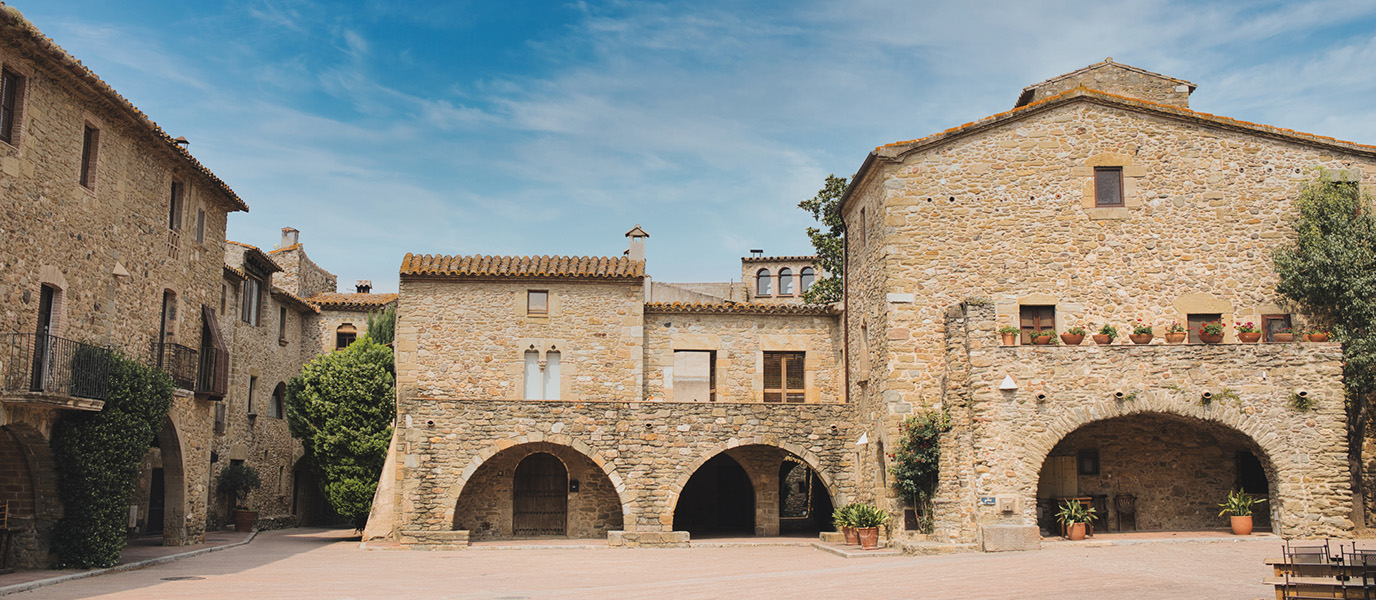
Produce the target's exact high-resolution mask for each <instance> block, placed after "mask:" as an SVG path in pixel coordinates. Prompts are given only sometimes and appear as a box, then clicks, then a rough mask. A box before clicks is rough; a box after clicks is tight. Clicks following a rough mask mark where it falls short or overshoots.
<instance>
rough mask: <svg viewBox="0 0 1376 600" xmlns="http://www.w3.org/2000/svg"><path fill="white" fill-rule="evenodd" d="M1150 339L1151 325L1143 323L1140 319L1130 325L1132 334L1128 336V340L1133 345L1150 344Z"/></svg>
mask: <svg viewBox="0 0 1376 600" xmlns="http://www.w3.org/2000/svg"><path fill="white" fill-rule="evenodd" d="M1151 338H1152V330H1151V325H1148V324H1146V323H1143V322H1142V320H1141V319H1137V321H1136V322H1135V323H1133V325H1132V333H1130V334H1128V339H1130V340H1132V343H1134V344H1150V343H1151Z"/></svg>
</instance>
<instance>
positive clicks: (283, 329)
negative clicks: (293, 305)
mask: <svg viewBox="0 0 1376 600" xmlns="http://www.w3.org/2000/svg"><path fill="white" fill-rule="evenodd" d="M277 345H279V346H285V345H287V307H286V305H278V307H277Z"/></svg>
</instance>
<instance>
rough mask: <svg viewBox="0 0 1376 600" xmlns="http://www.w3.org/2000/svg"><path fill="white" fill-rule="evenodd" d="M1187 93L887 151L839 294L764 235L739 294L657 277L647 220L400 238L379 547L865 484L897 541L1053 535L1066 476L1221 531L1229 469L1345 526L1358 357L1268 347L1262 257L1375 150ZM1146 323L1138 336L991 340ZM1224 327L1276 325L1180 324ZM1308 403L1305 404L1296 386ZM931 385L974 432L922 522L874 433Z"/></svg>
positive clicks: (601, 525) (1314, 527) (1013, 120)
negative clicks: (440, 249)
mask: <svg viewBox="0 0 1376 600" xmlns="http://www.w3.org/2000/svg"><path fill="white" fill-rule="evenodd" d="M1194 87H1195V86H1194V85H1193V84H1191V83H1189V82H1185V81H1182V80H1178V79H1174V78H1170V77H1166V76H1163V75H1158V74H1154V73H1150V72H1147V71H1144V70H1141V69H1137V68H1134V67H1129V66H1126V65H1120V64H1117V63H1114V62H1112V61H1111V60H1107V61H1104V62H1103V63H1098V64H1095V65H1091V66H1089V67H1086V68H1085V69H1081V70H1079V71H1075V72H1073V73H1069V74H1067V75H1064V76H1061V77H1057V78H1054V79H1051V80H1048V81H1046V82H1043V83H1040V84H1036V85H1033V86H1030V87H1029V88H1027V89H1026V90H1024V92H1023V94H1022V95H1021V96H1020V97H1019V99H1018V101H1017V103H1016V106H1015V107H1014V109H1013V110H1010V111H1008V112H1005V113H1001V114H998V115H994V116H991V117H988V118H985V119H981V120H979V121H975V122H972V123H967V124H965V125H961V126H959V127H955V128H952V129H949V130H946V131H944V132H941V133H938V134H936V135H933V136H929V137H926V138H922V139H918V140H913V141H908V142H899V143H895V144H889V145H886V146H881V147H879V148H877V149H876V150H875V151H874V152H873V153H871V154H870V156H869V157H868V158H866V159H865V161H864V162H863V164H862V165H861V168H860V170H859V172H858V173H857V174H856V175H855V177H854V178H853V179H852V180H851V185H850V187H849V189H847V191H846V193H845V196H844V198H843V200H842V214H843V216H844V218H845V221H846V223H847V232H848V236H847V240H846V260H847V269H846V273H845V278H846V279H845V289H846V295H845V299H844V300H843V302H841V303H839V304H838V305H835V306H809V305H805V304H801V303H799V301H798V300H797V299H796V296H797V294H798V293H799V292H800V291H801V288H803V287H804V286H805V285H806V284H805V283H804V282H803V280H802V279H801V276H802V273H803V272H804V271H803V270H804V268H815V267H812V265H811V264H810V262H811V260H810V257H764V256H762V254H763V253H760V254H761V255H760V256H752V257H747V258H746V259H744V260H743V261H742V272H741V283H740V284H734V283H727V284H675V283H660V282H657V281H650V278H649V277H648V276H647V275H646V264H647V263H646V261H645V251H644V244H645V239H646V238H647V237H648V234H646V233H645V232H644V231H643V230H641V229H640V228H639V227H637V228H636V229H633V230H632V231H631V232H629V233H628V234H627V236H628V237H630V238H631V243H630V249H629V250H628V251H627V252H626V253H625V254H624V255H623V256H622V257H618V258H587V257H584V258H577V257H492V256H414V255H407V256H406V258H405V259H404V261H403V263H402V267H401V289H400V298H399V301H398V315H399V317H398V329H397V332H398V333H397V382H398V395H397V409H398V413H397V414H398V416H397V427H396V433H395V436H394V438H393V443H392V447H391V450H390V452H389V458H388V464H387V466H386V467H385V468H384V473H383V476H382V481H381V484H380V486H379V491H378V495H377V499H376V501H375V506H374V513H373V516H372V518H371V519H370V521H369V525H368V529H367V531H366V532H365V539H377V538H381V537H390V538H392V539H396V540H399V541H400V542H402V543H403V544H409V545H414V546H417V547H431V548H450V547H462V546H463V545H465V544H466V543H467V540H470V539H484V538H505V537H513V536H516V537H519V536H530V535H567V536H572V537H603V536H606V537H607V538H608V539H610V540H611V542H612V544H613V545H655V544H659V545H679V544H683V543H685V542H686V541H687V540H688V539H690V536H699V537H700V536H703V535H713V534H718V533H731V532H738V533H747V534H748V533H751V532H753V533H755V534H757V535H774V534H778V533H780V532H784V531H789V530H794V529H802V530H806V529H807V528H811V529H812V530H814V531H815V530H817V529H823V528H825V527H826V523H825V517H824V514H823V513H822V511H824V510H825V511H828V512H829V507H830V506H835V505H839V504H843V503H846V502H849V501H854V500H860V501H868V502H876V503H879V504H880V505H881V506H883V507H885V508H886V509H888V510H889V511H890V513H891V514H892V515H893V516H894V517H895V519H894V521H893V524H892V526H891V527H890V530H889V534H890V536H891V538H892V539H894V540H895V541H899V542H900V543H905V542H906V541H922V540H925V541H930V542H941V543H952V544H958V545H967V546H975V547H983V548H984V549H988V550H999V549H1014V548H1030V547H1036V545H1037V544H1038V543H1039V539H1040V536H1041V535H1050V534H1053V533H1055V526H1054V523H1052V519H1051V512H1052V510H1053V509H1054V506H1055V505H1056V503H1057V502H1059V501H1061V500H1063V499H1066V498H1088V499H1089V500H1088V501H1089V502H1092V503H1093V504H1095V505H1096V506H1097V508H1099V510H1100V515H1101V518H1100V522H1099V524H1098V526H1099V527H1101V528H1107V529H1119V528H1124V529H1139V530H1140V529H1152V530H1194V529H1208V528H1214V527H1220V526H1222V520H1221V519H1219V518H1218V517H1217V516H1216V515H1217V508H1216V505H1217V503H1218V502H1220V501H1221V500H1222V498H1223V496H1224V495H1225V494H1226V493H1227V492H1228V491H1229V490H1230V489H1235V488H1243V489H1247V490H1248V491H1250V492H1254V493H1256V494H1258V495H1260V496H1263V497H1265V498H1266V499H1267V500H1268V504H1266V505H1263V506H1265V507H1267V510H1268V511H1269V512H1268V514H1267V515H1262V519H1261V520H1262V523H1263V524H1262V526H1263V527H1269V528H1270V529H1271V530H1272V531H1275V532H1278V533H1280V534H1283V535H1286V536H1299V537H1318V536H1343V535H1348V534H1350V532H1351V531H1352V529H1353V527H1354V522H1353V518H1354V517H1359V516H1360V515H1358V514H1357V513H1356V512H1355V509H1354V506H1353V504H1354V503H1353V499H1352V483H1351V480H1350V473H1349V469H1348V464H1347V447H1346V438H1345V433H1344V432H1345V418H1346V417H1345V412H1344V407H1343V388H1342V382H1341V363H1340V360H1341V349H1340V348H1339V347H1338V346H1337V345H1336V344H1329V343H1307V344H1289V343H1274V342H1273V341H1272V340H1273V339H1274V338H1273V337H1272V336H1273V335H1274V334H1275V333H1277V332H1280V331H1281V330H1282V328H1284V327H1290V326H1300V325H1302V324H1303V323H1304V318H1303V315H1298V314H1291V313H1292V311H1291V310H1290V309H1287V308H1286V307H1285V306H1284V305H1283V304H1282V302H1281V301H1280V299H1279V298H1278V297H1277V296H1276V293H1275V291H1274V290H1275V285H1276V276H1275V274H1274V271H1273V268H1272V265H1271V263H1270V258H1269V257H1270V253H1271V251H1272V249H1273V248H1275V247H1276V246H1277V244H1280V243H1283V242H1285V241H1286V240H1289V239H1291V235H1292V234H1291V232H1290V231H1289V228H1288V222H1289V220H1290V219H1291V218H1293V217H1294V216H1295V214H1296V210H1295V205H1294V202H1295V198H1296V196H1297V195H1298V191H1299V187H1300V185H1301V184H1302V183H1303V182H1305V181H1308V180H1310V179H1311V178H1313V177H1314V175H1315V173H1316V169H1323V170H1326V171H1327V172H1328V173H1329V175H1330V176H1331V177H1333V178H1335V179H1338V180H1340V181H1349V182H1352V183H1353V184H1355V185H1359V186H1363V187H1366V186H1369V185H1370V184H1371V183H1372V182H1371V181H1370V178H1371V177H1373V176H1376V175H1373V170H1372V169H1371V167H1370V163H1371V162H1372V161H1373V160H1376V148H1373V147H1370V146H1362V145H1358V144H1353V143H1350V142H1342V141H1337V140H1333V139H1331V138H1323V137H1318V136H1312V135H1308V134H1303V133H1299V132H1294V131H1289V130H1283V129H1278V128H1274V127H1268V126H1264V125H1257V124H1252V123H1246V122H1241V121H1236V120H1232V119H1228V118H1224V117H1218V116H1214V115H1209V114H1205V113H1199V112H1196V111H1193V110H1190V109H1189V94H1190V93H1191V92H1192V91H1193V90H1194ZM795 274H796V275H795ZM781 275H782V276H784V277H786V278H789V279H784V280H782V281H786V282H791V283H793V286H791V288H792V289H790V286H788V285H787V283H785V284H784V285H780V284H781V280H780V276H781ZM814 275H816V274H815V273H814ZM791 277H799V279H797V280H793V279H791ZM1139 320H1140V322H1141V323H1142V324H1150V325H1152V326H1153V327H1154V328H1155V332H1156V334H1157V337H1156V339H1155V340H1154V341H1152V342H1151V343H1149V344H1145V345H1136V344H1128V343H1125V342H1126V340H1125V339H1120V340H1119V341H1118V342H1117V343H1114V344H1112V345H1102V346H1100V345H1092V344H1088V343H1087V344H1085V345H1079V346H1067V345H1056V346H1033V345H1030V344H1029V345H1024V344H1021V343H1019V344H1015V345H1012V346H1002V345H1001V344H1000V341H999V336H998V334H997V328H998V327H1000V326H1011V327H1014V328H1018V329H1021V330H1024V331H1030V330H1046V329H1049V330H1054V331H1056V332H1064V331H1066V330H1067V329H1068V328H1070V327H1073V326H1084V327H1086V328H1090V327H1091V326H1092V325H1094V324H1103V323H1110V324H1114V325H1116V326H1117V328H1118V329H1119V331H1123V330H1124V329H1130V327H1131V326H1132V325H1133V324H1137V323H1138V322H1139ZM1214 320H1221V321H1224V322H1226V323H1229V324H1231V323H1233V322H1235V321H1236V322H1248V321H1250V322H1253V323H1257V324H1259V325H1260V326H1261V327H1262V328H1263V329H1264V332H1265V338H1264V341H1263V342H1262V343H1259V344H1245V343H1239V342H1238V340H1237V339H1235V337H1234V336H1233V335H1232V327H1231V326H1230V327H1229V328H1228V330H1229V333H1228V335H1227V336H1226V339H1225V340H1224V342H1223V343H1222V344H1204V343H1199V341H1198V340H1197V338H1194V339H1192V340H1190V341H1188V342H1187V343H1180V344H1165V343H1164V340H1163V337H1164V336H1163V335H1162V334H1163V333H1164V331H1165V328H1166V326H1167V325H1169V324H1171V323H1172V322H1178V323H1180V324H1182V325H1188V326H1191V327H1196V328H1197V327H1198V326H1199V325H1200V324H1201V323H1204V322H1207V321H1214ZM1125 333H1126V332H1125ZM1300 393H1303V394H1305V395H1307V396H1308V397H1309V398H1314V399H1317V406H1316V407H1315V408H1313V409H1306V410H1300V409H1296V408H1293V407H1292V402H1291V400H1292V398H1293V397H1294V396H1295V395H1296V394H1300ZM932 409H940V410H945V411H947V412H948V413H949V414H950V415H951V418H952V421H953V429H952V431H951V432H949V433H948V434H946V435H945V436H943V438H942V459H941V460H942V476H941V480H940V484H939V488H938V490H937V494H936V497H935V498H934V499H933V502H932V505H931V506H929V507H922V508H920V510H921V512H922V513H924V514H922V515H921V516H922V517H926V518H927V519H928V520H929V522H930V523H931V524H932V525H931V527H932V530H931V532H930V533H927V534H924V533H919V532H918V531H916V530H910V527H912V526H913V524H915V523H920V522H921V520H919V519H917V518H913V519H911V520H910V519H908V518H906V517H907V515H904V513H903V510H904V508H905V506H904V500H903V499H900V498H898V497H897V494H896V492H895V491H894V490H893V489H892V488H891V481H890V477H889V475H888V468H889V466H890V464H889V459H888V456H887V453H886V451H885V448H889V449H892V448H894V447H895V445H896V444H897V443H898V441H899V435H900V423H901V422H902V421H903V419H904V418H905V417H907V416H909V415H912V414H914V413H915V412H917V411H922V410H932ZM800 469H801V470H800ZM799 511H801V512H799ZM913 516H914V517H916V516H917V515H913Z"/></svg>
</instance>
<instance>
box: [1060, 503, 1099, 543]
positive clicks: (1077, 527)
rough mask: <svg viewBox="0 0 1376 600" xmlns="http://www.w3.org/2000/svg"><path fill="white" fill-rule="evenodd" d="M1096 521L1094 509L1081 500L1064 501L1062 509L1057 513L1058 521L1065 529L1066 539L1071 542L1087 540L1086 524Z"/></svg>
mask: <svg viewBox="0 0 1376 600" xmlns="http://www.w3.org/2000/svg"><path fill="white" fill-rule="evenodd" d="M1093 519H1094V507H1092V506H1085V505H1084V504H1083V503H1081V502H1080V501H1079V500H1064V501H1062V502H1061V509H1060V510H1058V511H1056V520H1057V521H1059V522H1060V523H1061V525H1063V526H1064V527H1065V533H1066V537H1067V538H1070V540H1071V541H1079V540H1083V539H1085V523H1088V522H1090V521H1091V520H1093Z"/></svg>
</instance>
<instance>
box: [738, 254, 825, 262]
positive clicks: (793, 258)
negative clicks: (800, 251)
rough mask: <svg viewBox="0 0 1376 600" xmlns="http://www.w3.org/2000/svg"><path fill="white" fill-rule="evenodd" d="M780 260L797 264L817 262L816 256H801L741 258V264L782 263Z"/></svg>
mask: <svg viewBox="0 0 1376 600" xmlns="http://www.w3.org/2000/svg"><path fill="white" fill-rule="evenodd" d="M782 260H787V261H793V262H797V261H800V260H807V261H812V260H817V255H816V254H808V255H802V256H742V257H741V262H775V261H782Z"/></svg>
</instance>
